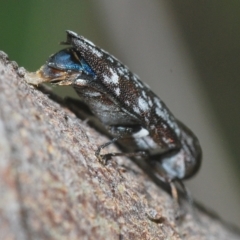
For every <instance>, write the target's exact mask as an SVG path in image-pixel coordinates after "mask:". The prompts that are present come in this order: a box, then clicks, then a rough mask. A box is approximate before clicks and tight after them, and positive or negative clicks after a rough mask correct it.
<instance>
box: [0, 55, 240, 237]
mask: <svg viewBox="0 0 240 240" xmlns="http://www.w3.org/2000/svg"><path fill="white" fill-rule="evenodd" d="M21 72H22V69H18V68H17V65H16V64H15V63H12V62H10V61H9V60H8V59H7V57H6V56H5V55H4V54H3V53H2V52H1V53H0V89H1V94H0V101H1V107H0V193H1V198H0V239H9V240H10V239H44V240H46V239H98V240H101V239H104V240H106V239H107V240H108V239H111V240H112V239H113V240H114V239H194V240H196V239H216V240H221V239H224V240H226V239H231V240H234V239H240V235H238V233H237V232H236V231H233V230H232V229H230V228H229V227H227V226H226V225H225V224H224V223H222V222H221V221H220V220H219V219H217V218H213V217H211V216H209V215H208V214H206V213H203V212H202V211H200V210H197V209H195V211H196V215H197V216H198V218H196V217H193V215H192V211H191V208H190V207H189V206H188V203H185V202H183V205H184V208H185V210H186V216H185V218H184V219H183V220H182V221H181V222H175V220H174V211H173V202H172V199H171V197H170V196H169V194H167V193H166V192H165V191H163V190H162V189H161V188H159V187H158V186H156V184H155V183H154V182H152V181H151V180H150V178H149V177H148V176H147V175H146V174H145V173H144V172H143V171H142V170H141V169H140V168H138V167H137V166H136V165H135V164H134V163H133V162H131V161H130V160H129V159H127V158H122V157H121V158H120V157H118V158H117V157H116V158H114V160H112V161H111V162H110V163H109V164H108V165H107V166H103V165H101V164H100V163H99V162H98V160H97V159H96V157H95V155H94V152H95V150H96V149H97V146H99V145H101V144H102V143H105V142H106V141H107V138H106V137H105V136H101V135H100V133H99V132H97V131H96V130H95V129H93V128H91V127H90V126H89V125H88V124H87V123H86V122H84V121H82V120H81V119H79V118H77V117H76V116H75V115H74V114H73V113H72V112H71V111H70V110H69V109H68V108H66V107H64V105H63V104H60V103H61V101H58V102H57V101H53V100H51V99H50V98H49V95H47V94H44V93H42V92H41V91H39V90H38V89H36V88H34V87H32V86H30V85H28V84H26V83H25V81H24V78H23V77H21ZM108 151H109V152H113V151H117V149H116V147H115V146H111V147H109V148H108ZM154 219H155V220H154Z"/></svg>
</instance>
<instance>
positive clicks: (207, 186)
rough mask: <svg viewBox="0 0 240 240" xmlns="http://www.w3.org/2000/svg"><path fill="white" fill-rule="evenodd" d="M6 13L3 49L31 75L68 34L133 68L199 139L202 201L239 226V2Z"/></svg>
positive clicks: (81, 4) (104, 0)
mask: <svg viewBox="0 0 240 240" xmlns="http://www.w3.org/2000/svg"><path fill="white" fill-rule="evenodd" d="M0 9H1V10H0V11H1V15H0V36H1V37H0V49H1V50H2V51H4V52H6V53H7V54H8V55H9V57H10V59H12V60H15V61H17V63H18V64H19V65H20V66H24V67H25V68H26V69H27V70H29V71H35V70H37V69H38V68H39V67H40V66H41V65H42V64H43V63H45V61H46V60H47V58H48V56H49V55H51V54H52V53H55V52H56V51H58V50H59V49H61V48H63V47H62V46H60V45H59V44H58V43H59V42H60V41H63V40H65V37H66V36H65V30H67V29H69V30H73V31H75V32H77V33H79V34H80V35H83V36H85V37H87V38H88V39H90V40H91V41H93V42H94V43H96V44H97V45H100V46H101V47H102V48H104V49H106V50H107V51H109V52H111V53H112V54H113V55H116V56H117V57H118V58H120V59H121V60H122V61H123V62H124V63H126V64H127V65H129V67H130V68H131V69H133V71H134V72H136V73H137V74H138V75H140V77H141V78H142V79H143V80H144V81H145V82H147V83H148V84H149V85H150V86H151V87H152V88H153V89H154V91H155V92H157V94H158V95H159V96H161V98H162V99H163V100H164V101H165V102H166V103H167V105H168V106H169V108H170V109H171V110H172V111H173V112H174V114H175V115H176V116H177V117H179V118H180V119H181V120H183V122H185V123H186V124H187V125H188V126H190V127H191V128H192V129H193V130H194V132H196V134H197V135H198V136H199V138H200V141H201V142H202V146H203V151H204V159H203V167H202V170H201V171H200V173H199V175H198V176H197V177H196V178H195V179H194V180H193V183H191V181H190V183H189V187H190V189H191V191H192V192H193V193H194V196H195V197H196V199H198V200H200V201H201V202H203V203H204V204H205V205H206V206H210V207H211V208H213V209H214V210H215V211H217V212H218V213H220V215H221V216H223V218H225V219H227V220H228V221H231V222H233V223H235V224H237V225H239V226H240V208H239V203H240V192H239V187H238V186H239V183H240V177H239V176H240V174H239V173H240V170H239V169H240V161H239V156H240V147H239V143H240V124H239V122H240V111H239V109H240V94H239V93H240V82H239V79H238V78H239V75H240V67H239V55H240V31H239V28H240V2H239V1H213V0H212V1H190V0H183V1H177V0H172V1H164V0H161V1H160V0H151V1H146V2H145V1H137V0H132V1H127V0H119V1H111V0H98V1H93V0H91V1H86V0H85V1H84V0H82V1H80V0H71V1H64V0H58V1H56V0H48V1H47V0H41V1H30V0H22V1H19V2H17V1H13V0H8V1H1V2H0ZM190 76H191V77H190ZM57 89H58V90H59V91H61V92H62V93H64V94H65V95H68V94H69V93H67V92H66V90H65V88H57ZM155 89H156V90H155ZM225 190H226V191H227V192H226V191H225Z"/></svg>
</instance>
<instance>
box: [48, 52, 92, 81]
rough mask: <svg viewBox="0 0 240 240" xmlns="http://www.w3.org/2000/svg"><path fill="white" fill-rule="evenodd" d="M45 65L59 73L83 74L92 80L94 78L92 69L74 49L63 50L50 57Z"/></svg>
mask: <svg viewBox="0 0 240 240" xmlns="http://www.w3.org/2000/svg"><path fill="white" fill-rule="evenodd" d="M47 65H48V67H51V68H54V69H57V70H61V71H73V72H83V73H84V74H86V75H90V76H92V77H93V78H95V76H96V75H95V73H94V71H93V70H92V68H91V67H90V66H89V65H88V64H87V62H86V61H85V60H84V59H83V58H82V57H81V56H80V55H79V53H78V52H77V51H76V50H75V49H74V48H67V49H63V50H61V51H59V52H57V53H56V54H54V55H52V56H51V57H50V58H49V60H48V63H47Z"/></svg>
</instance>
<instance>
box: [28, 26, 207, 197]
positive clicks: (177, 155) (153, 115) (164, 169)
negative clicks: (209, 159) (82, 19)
mask: <svg viewBox="0 0 240 240" xmlns="http://www.w3.org/2000/svg"><path fill="white" fill-rule="evenodd" d="M62 44H65V45H70V47H69V48H66V49H63V50H61V51H59V52H58V53H56V54H54V55H52V56H50V58H49V59H48V60H47V62H46V64H45V65H43V66H42V67H41V68H40V70H39V71H37V75H38V76H39V78H40V79H42V80H41V82H44V81H46V82H51V83H55V84H58V85H71V86H72V87H73V88H74V89H75V90H76V92H77V94H78V95H79V97H80V99H81V100H82V101H83V102H85V103H86V104H87V105H88V107H89V108H90V110H91V111H92V113H93V114H94V115H95V116H96V117H97V118H98V119H99V120H100V121H101V122H102V124H103V125H104V126H105V127H106V129H107V131H108V132H109V133H110V134H111V136H112V137H113V139H112V140H111V141H109V142H107V143H106V144H103V145H102V146H100V147H99V148H98V150H97V151H96V153H95V154H96V156H97V157H98V159H100V160H101V161H102V162H104V160H106V157H107V156H108V157H109V156H110V157H111V156H115V155H127V156H133V157H134V156H142V157H143V158H146V161H149V162H150V163H151V164H150V165H151V167H152V169H153V170H154V172H156V174H157V176H158V177H159V179H160V180H161V181H163V182H166V183H169V184H170V186H171V188H172V194H173V195H174V196H175V197H176V195H177V194H176V189H175V188H174V185H173V184H172V183H173V182H175V181H179V182H181V181H182V180H184V179H187V178H190V177H192V176H193V175H194V174H195V173H196V172H197V171H198V170H199V168H200V165H201V158H202V151H201V147H200V144H199V141H198V139H197V137H196V136H195V135H194V134H193V132H192V131H191V130H190V129H188V128H187V127H186V126H185V125H184V124H183V123H182V122H180V121H179V120H177V119H176V118H175V117H174V115H173V114H172V113H171V112H170V110H169V109H168V108H167V106H166V105H165V104H164V103H163V101H162V100H161V99H160V98H159V97H158V96H157V95H156V94H155V93H154V92H153V91H152V90H151V89H150V88H149V87H148V86H147V85H146V84H144V83H143V82H142V81H141V80H140V79H139V77H138V76H137V75H136V74H134V73H132V72H131V71H130V70H129V68H128V67H127V66H125V65H124V64H122V63H121V62H120V61H119V60H118V59H117V58H115V57H113V56H112V55H110V54H109V53H108V52H106V51H104V50H103V49H101V48H99V47H97V46H95V45H94V44H93V43H92V42H90V41H89V40H87V39H86V38H84V37H82V36H79V35H77V34H76V33H75V32H73V31H69V30H68V31H67V40H66V41H65V42H62ZM29 82H30V81H29ZM113 142H118V143H119V144H120V145H122V146H123V147H124V148H125V150H126V152H125V153H119V154H114V153H113V154H111V153H110V154H106V155H102V154H101V150H102V149H103V148H104V147H106V146H108V145H109V144H111V143H113Z"/></svg>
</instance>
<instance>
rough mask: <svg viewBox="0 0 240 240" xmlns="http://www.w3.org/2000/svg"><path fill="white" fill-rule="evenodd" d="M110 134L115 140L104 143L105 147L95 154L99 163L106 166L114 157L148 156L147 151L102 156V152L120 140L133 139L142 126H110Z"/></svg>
mask: <svg viewBox="0 0 240 240" xmlns="http://www.w3.org/2000/svg"><path fill="white" fill-rule="evenodd" d="M107 130H108V132H110V133H111V135H112V136H114V138H113V139H112V140H111V141H109V142H106V143H104V144H103V145H101V146H99V147H98V149H97V150H96V152H95V155H96V157H97V158H98V159H99V161H100V162H101V163H102V164H104V165H106V164H107V161H108V160H110V159H111V158H112V157H115V156H125V157H139V156H140V157H142V158H145V157H146V156H148V153H147V151H137V152H128V153H127V152H115V153H107V154H100V153H101V150H102V149H103V148H105V147H107V146H109V145H111V144H113V143H115V142H117V141H118V140H120V139H124V138H131V137H132V135H133V134H134V133H136V132H138V131H141V127H140V126H135V125H134V126H108V127H107Z"/></svg>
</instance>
